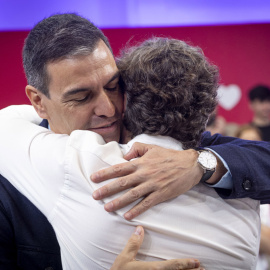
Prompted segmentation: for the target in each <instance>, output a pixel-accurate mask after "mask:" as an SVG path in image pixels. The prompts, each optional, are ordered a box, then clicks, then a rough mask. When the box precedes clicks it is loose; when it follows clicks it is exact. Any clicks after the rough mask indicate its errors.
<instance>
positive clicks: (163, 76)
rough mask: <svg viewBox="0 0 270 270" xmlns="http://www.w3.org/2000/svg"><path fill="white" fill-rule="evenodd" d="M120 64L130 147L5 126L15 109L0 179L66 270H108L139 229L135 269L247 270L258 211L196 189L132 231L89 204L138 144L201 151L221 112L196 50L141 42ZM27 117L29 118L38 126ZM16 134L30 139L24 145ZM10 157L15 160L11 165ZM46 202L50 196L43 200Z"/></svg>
mask: <svg viewBox="0 0 270 270" xmlns="http://www.w3.org/2000/svg"><path fill="white" fill-rule="evenodd" d="M117 63H118V67H119V71H120V74H121V78H122V80H123V83H122V84H121V85H122V87H123V90H124V92H125V94H126V110H125V112H124V118H125V123H126V124H127V129H128V131H129V133H130V134H128V133H127V132H125V135H123V139H124V140H126V141H128V143H127V145H119V144H118V143H117V142H115V141H114V142H113V141H111V142H109V143H107V144H106V143H105V141H104V140H103V138H102V137H101V136H100V135H98V134H97V133H94V132H89V131H82V130H75V131H73V132H72V133H71V134H70V136H66V135H60V136H59V134H55V133H52V132H50V131H48V130H47V129H44V128H42V127H38V126H37V125H35V124H34V125H33V124H30V123H29V122H27V121H25V120H24V119H22V118H24V117H20V116H19V115H16V113H15V115H14V116H12V115H11V116H10V115H9V113H8V111H9V110H11V113H12V114H13V110H15V111H16V109H18V110H19V112H20V108H21V107H19V108H18V107H15V108H12V107H11V108H7V109H6V110H2V111H1V112H0V125H1V126H2V127H3V129H4V130H3V131H2V132H1V133H0V138H1V140H0V141H5V144H0V151H1V152H2V153H3V154H4V156H5V158H4V159H1V162H0V165H1V166H0V171H1V172H2V173H3V174H4V175H5V176H7V178H8V179H9V180H10V181H11V183H12V184H14V185H15V187H16V188H18V189H19V190H20V191H21V192H22V193H23V194H25V195H26V196H27V197H28V198H29V199H30V200H31V201H32V202H33V203H34V204H35V205H37V206H38V208H39V209H41V211H42V212H43V213H44V214H45V215H46V217H47V218H48V220H49V221H50V222H51V224H52V226H53V228H54V229H55V232H56V235H57V238H58V240H59V244H60V248H61V256H62V263H63V265H64V267H66V268H67V269H86V268H87V267H90V268H91V269H104V268H105V269H109V268H110V266H111V265H112V264H113V261H114V260H115V257H116V254H118V253H119V252H120V251H121V249H122V246H123V244H124V243H125V239H126V237H127V235H129V234H130V233H131V231H134V226H135V225H142V226H143V227H144V228H145V231H146V232H147V233H146V235H145V238H146V239H145V243H144V244H143V245H142V248H141V250H140V253H139V254H138V259H142V257H143V258H144V259H145V260H147V261H149V260H157V259H160V260H165V259H173V258H176V257H177V256H180V257H187V256H191V257H197V258H198V259H199V261H200V262H201V264H202V265H203V266H204V267H205V268H206V269H213V268H215V267H216V265H224V268H225V269H246V270H247V269H250V270H253V269H254V266H255V262H256V258H257V254H258V247H259V240H260V237H259V225H260V218H259V214H258V205H259V202H258V201H255V200H252V199H249V198H244V199H237V200H223V199H221V198H220V197H219V196H218V195H217V193H216V192H215V190H214V189H213V188H209V187H207V186H206V185H204V184H203V183H200V184H198V185H196V186H195V187H193V188H192V189H191V190H190V191H188V192H186V194H184V195H182V196H178V197H176V198H174V199H172V200H170V201H167V202H163V203H162V204H159V205H156V206H155V207H153V208H152V209H149V210H148V211H147V213H145V214H144V215H142V216H140V217H137V218H136V219H134V220H133V222H130V221H127V220H125V219H123V217H122V215H123V213H124V211H123V210H121V211H120V210H119V211H117V212H116V213H113V214H108V213H106V212H105V211H104V210H103V204H102V203H101V204H100V203H99V202H97V201H95V200H93V198H92V197H91V194H92V193H93V191H94V190H95V189H96V185H94V184H93V183H92V182H91V181H90V174H91V173H93V172H95V171H96V170H97V169H100V168H104V167H108V166H109V165H113V164H117V163H119V162H123V161H124V159H123V153H125V152H127V150H128V149H129V148H130V147H131V146H132V145H133V144H134V143H135V142H144V143H152V144H156V145H159V146H161V147H165V148H168V149H169V150H171V151H172V152H173V151H181V150H183V148H188V147H196V146H198V145H199V143H200V137H201V135H202V133H203V131H204V130H205V124H206V122H207V119H208V117H209V115H210V114H211V113H212V112H213V110H214V109H215V106H216V103H217V100H216V96H217V88H218V79H219V76H218V70H217V67H216V66H214V65H212V64H210V63H209V62H208V61H207V59H206V58H205V56H204V55H203V54H202V52H201V51H200V49H199V48H196V47H193V46H189V45H188V44H186V43H185V42H183V41H180V40H175V39H167V38H153V39H150V40H146V41H145V42H143V43H142V44H139V45H137V46H134V47H133V48H131V49H130V50H128V52H127V53H125V54H123V55H122V56H121V57H120V59H119V60H118V62H117ZM29 107H30V106H29ZM29 107H28V108H25V109H29V110H30V111H29V113H32V114H33V117H35V115H36V113H35V112H34V109H33V108H32V107H30V108H29ZM22 109H24V107H22ZM5 111H7V113H6V114H5ZM4 115H5V117H4ZM20 115H23V111H22V113H20ZM1 116H2V117H1ZM37 122H38V119H37ZM18 134H20V135H21V137H23V138H28V139H27V140H22V139H20V138H18ZM129 135H131V137H132V140H130V136H129ZM17 138H18V139H17ZM10 150H12V151H11V153H12V152H14V151H15V150H16V151H17V155H16V157H14V156H13V155H12V154H9V151H10ZM189 151H192V150H191V149H190V150H187V153H189ZM193 151H194V150H193ZM40 153H42V155H40ZM51 153H53V155H52V154H51ZM203 155H206V156H207V161H208V166H210V165H211V166H212V167H215V158H214V156H213V154H211V152H210V151H209V152H208V151H204V152H200V154H199V157H200V158H199V159H200V161H201V159H202V160H203ZM10 158H12V159H13V160H14V163H15V164H12V163H11V162H10ZM20 160H23V162H19V161H20ZM24 171H26V172H27V174H23V172H24ZM175 189H176V190H177V187H175ZM161 192H162V191H161ZM46 194H50V197H49V198H47V199H46ZM221 211H222V218H220V217H221V216H220V212H221ZM197 224H200V226H199V227H197ZM236 228H241V230H238V229H237V230H236ZM117 231H119V232H121V234H120V233H118V234H116V232H117ZM235 243H237V246H235ZM228 250H229V251H230V252H228ZM209 254H211V255H212V256H211V257H209ZM137 264H138V267H137V268H136V269H141V268H140V267H139V264H140V262H137Z"/></svg>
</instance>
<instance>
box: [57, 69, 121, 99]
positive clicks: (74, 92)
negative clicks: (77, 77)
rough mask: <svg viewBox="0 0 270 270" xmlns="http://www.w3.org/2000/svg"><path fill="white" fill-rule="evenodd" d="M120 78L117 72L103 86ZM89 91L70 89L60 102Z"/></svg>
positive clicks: (86, 89) (85, 89) (87, 89)
mask: <svg viewBox="0 0 270 270" xmlns="http://www.w3.org/2000/svg"><path fill="white" fill-rule="evenodd" d="M119 76H120V72H119V71H117V72H116V73H115V74H114V75H113V76H112V77H111V79H109V81H108V82H107V83H106V84H105V85H107V84H109V83H110V82H112V81H114V80H115V79H116V78H118V77H119ZM89 90H91V89H90V88H78V89H72V90H70V91H68V92H66V93H65V94H64V95H63V98H62V100H65V99H67V98H69V97H71V96H73V95H76V94H77V93H81V92H88V91H89Z"/></svg>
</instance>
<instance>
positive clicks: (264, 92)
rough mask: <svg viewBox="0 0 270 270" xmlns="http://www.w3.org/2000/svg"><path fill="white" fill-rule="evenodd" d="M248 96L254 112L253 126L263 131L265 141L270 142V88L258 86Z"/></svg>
mask: <svg viewBox="0 0 270 270" xmlns="http://www.w3.org/2000/svg"><path fill="white" fill-rule="evenodd" d="M248 96H249V106H250V109H251V110H252V112H253V118H252V121H251V124H252V125H253V126H255V127H257V128H258V129H259V130H260V131H261V134H262V140H263V141H270V88H269V87H267V86H265V85H258V86H256V87H254V88H252V89H251V90H250V91H249V95H248Z"/></svg>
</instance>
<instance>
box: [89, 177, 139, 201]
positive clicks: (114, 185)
mask: <svg viewBox="0 0 270 270" xmlns="http://www.w3.org/2000/svg"><path fill="white" fill-rule="evenodd" d="M140 183H141V181H140V178H134V177H132V175H130V176H128V177H120V178H118V179H116V180H114V181H112V182H111V183H109V184H107V185H105V186H103V187H101V188H99V189H97V190H96V191H94V192H93V194H92V196H93V198H94V199H95V200H101V199H104V198H106V197H109V196H111V195H114V194H116V193H119V192H121V191H123V190H125V189H128V188H131V187H134V186H136V185H138V184H140ZM119 198H120V197H119Z"/></svg>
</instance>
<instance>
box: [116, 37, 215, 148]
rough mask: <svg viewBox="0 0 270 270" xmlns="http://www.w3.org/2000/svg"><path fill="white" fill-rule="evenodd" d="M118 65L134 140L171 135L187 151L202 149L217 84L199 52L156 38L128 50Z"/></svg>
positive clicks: (212, 69) (119, 59)
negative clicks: (202, 139) (135, 137)
mask: <svg viewBox="0 0 270 270" xmlns="http://www.w3.org/2000/svg"><path fill="white" fill-rule="evenodd" d="M117 65H118V68H119V70H120V74H121V86H122V87H123V90H124V91H125V92H126V95H127V108H126V111H125V117H124V123H125V125H126V127H127V129H128V130H129V131H131V133H132V134H133V136H136V135H138V134H142V133H146V134H152V135H167V136H171V137H173V138H175V139H177V140H179V141H180V142H182V144H183V147H184V148H185V149H187V148H194V147H196V146H198V145H199V141H200V138H201V135H202V132H203V131H204V130H205V126H206V123H207V120H208V118H209V115H210V114H211V113H212V112H213V111H214V109H215V107H216V105H217V98H216V97H217V88H218V82H219V72H218V69H217V67H216V66H215V65H213V64H210V62H209V61H208V60H207V58H206V57H205V56H204V55H203V53H202V51H201V49H200V48H198V47H193V46H190V45H188V44H187V43H185V42H184V41H180V40H176V39H169V38H157V37H156V38H152V39H149V40H146V41H145V42H143V43H141V44H139V45H137V46H134V47H131V48H128V49H124V51H123V52H122V53H121V56H120V57H119V58H118V60H117Z"/></svg>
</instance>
